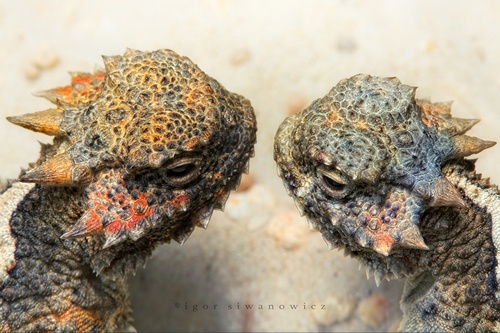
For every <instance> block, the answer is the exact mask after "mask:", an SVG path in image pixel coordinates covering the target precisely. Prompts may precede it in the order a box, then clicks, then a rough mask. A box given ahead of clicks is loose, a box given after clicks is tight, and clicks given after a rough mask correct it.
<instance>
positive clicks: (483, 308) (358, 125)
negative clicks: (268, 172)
mask: <svg viewBox="0 0 500 333" xmlns="http://www.w3.org/2000/svg"><path fill="white" fill-rule="evenodd" d="M415 90H416V88H414V87H411V86H407V85H404V84H402V83H401V82H400V81H399V80H398V79H396V78H380V77H373V76H370V75H361V74H360V75H356V76H353V77H351V78H348V79H344V80H341V81H340V82H339V83H338V84H337V85H336V86H335V87H333V88H332V89H331V90H330V91H329V92H328V93H327V94H326V95H325V96H324V97H322V98H320V99H317V100H315V101H314V102H313V103H312V104H311V105H310V106H308V107H307V108H306V109H305V110H303V111H302V112H300V113H298V114H294V115H292V116H290V117H288V118H287V119H285V121H284V122H283V123H282V124H281V126H280V128H279V129H278V132H277V134H276V137H275V150H274V158H275V160H276V163H277V166H278V174H279V176H280V177H281V178H282V179H283V183H284V185H285V188H286V190H287V191H288V193H289V194H290V196H292V198H293V199H294V200H295V203H296V205H297V208H298V209H299V211H300V212H301V213H302V214H304V215H305V216H306V218H307V219H308V222H309V224H310V227H311V228H314V229H317V230H319V231H320V232H321V233H322V235H323V237H324V239H325V240H326V242H327V244H329V247H331V248H344V250H345V253H347V254H348V255H351V256H353V257H355V258H357V259H358V260H360V262H362V263H363V264H365V266H366V267H367V274H368V275H371V274H374V276H375V279H376V282H377V284H379V283H380V281H381V280H382V279H383V278H387V279H392V278H401V277H409V279H408V281H410V282H408V283H407V288H406V293H407V296H405V297H406V299H408V298H412V297H413V298H414V299H413V300H412V301H411V302H407V303H405V302H404V301H403V302H402V307H403V311H404V312H405V316H406V319H405V320H404V324H403V329H404V330H408V331H414V330H417V331H429V330H431V331H454V330H455V329H457V330H461V331H469V330H471V329H473V330H479V331H481V330H492V329H493V328H494V329H493V330H498V328H500V326H499V325H498V317H499V316H498V311H499V310H500V308H499V302H498V298H497V296H496V293H497V290H498V286H497V284H498V281H497V279H496V276H497V275H496V260H497V259H496V258H495V254H496V250H495V246H496V245H495V244H496V243H495V242H497V240H500V238H499V237H500V235H496V234H494V233H493V230H495V225H498V226H497V227H496V228H497V229H498V228H500V225H499V224H500V221H495V218H496V216H497V215H498V214H497V210H498V207H497V206H498V205H500V201H499V200H500V199H499V196H498V190H497V189H496V187H494V188H491V186H490V185H489V183H488V182H487V181H482V180H481V178H480V176H476V174H475V173H474V168H473V163H471V162H467V161H466V160H464V157H466V156H469V155H471V154H474V153H478V152H480V151H482V150H484V149H486V148H489V147H491V146H493V145H494V144H495V143H494V142H491V141H484V140H481V139H478V138H475V137H470V136H467V135H465V134H464V133H465V132H466V131H467V130H469V129H470V128H471V127H472V126H473V125H475V124H476V123H477V122H478V121H477V120H475V119H460V118H454V117H452V116H451V113H450V110H451V103H432V102H430V101H429V100H419V99H416V98H415ZM466 184H467V185H466ZM474 186H475V187H477V189H475V190H474V191H472V190H471V188H472V187H474ZM468 191H470V192H471V193H476V194H474V195H472V194H468ZM481 191H484V193H487V194H485V195H484V197H483V196H480V195H478V194H477V193H482V192H481ZM478 235H481V237H477V236H478ZM472 239H474V240H475V243H474V245H473V243H472ZM468 242H470V243H469V245H471V246H473V247H479V248H482V249H484V250H483V252H481V253H479V254H478V255H477V256H476V254H477V253H476V254H473V253H471V251H469V250H468V249H467V248H463V247H462V245H464V244H467V243H468ZM454 251H457V252H454ZM450 253H451V254H450ZM455 254H458V255H456V256H455ZM468 271H469V273H467V272H468ZM422 274H423V275H426V274H427V275H426V278H425V279H423V278H422V279H420V280H412V279H417V278H416V277H417V276H423V275H422ZM464 274H465V275H466V276H468V275H467V274H471V277H474V278H475V277H476V276H477V274H485V275H484V276H486V280H485V281H483V280H481V279H477V278H475V279H476V280H474V281H475V282H473V281H471V280H470V279H469V280H467V281H466V282H464V277H465V276H463V275H464ZM454 283H457V284H458V283H462V284H463V285H464V286H463V287H461V288H458V289H457V288H454V287H451V288H450V287H449V286H450V285H453V284H454ZM484 284H486V285H487V286H489V287H486V288H479V286H484ZM444 285H447V287H444ZM432 288H434V289H432ZM439 288H441V290H439ZM464 288H468V289H469V290H471V293H472V294H474V293H476V292H477V294H476V295H475V296H474V297H476V298H475V300H474V299H471V298H467V297H465V299H462V300H461V301H459V302H458V304H457V309H458V310H457V309H454V310H453V311H455V314H452V313H451V310H450V309H449V308H450V307H451V306H452V305H454V304H453V301H451V300H446V299H445V298H446V297H448V296H449V294H450V293H453V295H455V296H453V297H455V298H458V295H459V294H460V293H463V292H464ZM452 290H453V291H452ZM416 295H418V297H417V296H416ZM410 296H411V297H410ZM471 297H472V295H471ZM479 300H480V301H479ZM417 302H418V304H419V305H418V304H417ZM440 303H442V304H440ZM423 304H427V305H426V306H428V307H433V311H432V315H428V316H427V317H426V318H424V317H425V315H424V314H425V311H428V310H429V309H428V308H425V307H422V306H423ZM443 304H444V305H443ZM414 306H416V307H418V306H420V308H418V309H416V308H414ZM473 308H474V309H473ZM488 308H492V309H494V310H493V311H489V310H487V309H488ZM438 309H439V311H438ZM469 310H471V311H472V310H474V312H475V315H474V316H472V315H471V316H470V318H467V316H466V315H465V314H463V313H462V314H461V318H462V319H460V320H459V319H457V316H458V315H457V314H456V313H457V311H458V312H460V311H469ZM447 311H448V312H450V313H448V312H447ZM445 313H448V314H446V315H445ZM438 318H440V319H439V320H438ZM443 318H444V319H443ZM454 328H455V329H454Z"/></svg>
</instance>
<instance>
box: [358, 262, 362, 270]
mask: <svg viewBox="0 0 500 333" xmlns="http://www.w3.org/2000/svg"><path fill="white" fill-rule="evenodd" d="M361 268H363V264H362V263H361V261H358V271H360V270H361Z"/></svg>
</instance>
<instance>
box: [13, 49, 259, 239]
mask: <svg viewBox="0 0 500 333" xmlns="http://www.w3.org/2000/svg"><path fill="white" fill-rule="evenodd" d="M103 58H104V63H105V70H104V71H97V72H96V73H94V74H89V73H72V82H71V85H69V86H66V87H62V88H56V89H52V90H48V91H45V92H41V93H39V95H41V96H43V97H45V98H47V99H49V100H50V101H52V102H53V103H54V104H55V105H56V106H57V107H56V108H53V109H49V110H46V111H41V112H37V113H32V114H26V115H22V116H18V117H10V118H9V120H10V121H11V122H13V123H15V124H17V125H21V126H23V127H26V128H28V129H31V130H34V131H38V132H42V133H46V134H50V135H54V136H55V139H54V145H53V146H52V148H51V149H50V150H47V151H49V152H48V153H46V154H45V155H46V156H44V157H43V159H42V160H41V161H40V162H39V163H38V165H37V166H36V167H34V168H33V169H31V170H29V171H28V172H27V173H25V174H23V175H22V176H21V177H20V181H23V182H34V183H38V184H41V185H43V186H71V187H80V188H81V189H82V190H83V191H84V194H85V197H86V199H87V208H86V211H85V212H84V213H83V214H82V216H81V217H80V218H79V219H78V221H77V222H76V223H75V225H74V226H73V227H72V229H70V230H69V231H67V232H66V233H65V234H64V235H63V236H62V237H63V238H75V237H83V236H91V235H96V234H104V235H105V238H104V244H103V248H108V247H111V246H114V245H116V244H118V243H122V242H124V241H126V240H130V241H131V242H134V241H137V240H139V239H142V238H143V236H144V235H146V234H148V232H150V231H154V232H155V235H156V236H155V237H156V238H158V237H160V238H163V240H165V241H169V240H170V238H172V239H174V240H176V241H178V242H179V243H183V242H184V241H185V240H186V239H187V237H188V236H189V235H190V233H191V232H192V231H193V229H194V227H195V226H201V227H203V228H206V227H207V225H208V222H209V219H210V217H211V215H212V211H213V210H214V209H222V208H223V206H224V203H225V201H226V199H227V197H228V195H229V192H230V191H231V190H233V189H235V188H236V187H237V186H238V183H239V179H240V177H241V173H242V172H244V171H245V172H246V171H247V168H248V161H249V158H250V157H251V155H252V154H253V145H254V142H255V131H256V124H255V116H254V113H253V109H252V107H251V105H250V102H249V101H248V100H246V99H245V98H243V97H242V96H239V95H237V94H233V93H230V92H228V91H227V90H226V89H225V88H224V87H222V86H221V85H220V84H219V83H218V82H217V81H215V80H214V79H212V78H210V77H209V76H207V75H206V74H205V73H204V72H202V71H201V70H200V69H199V68H198V67H197V66H196V65H195V64H194V63H192V62H191V61H190V60H189V59H188V58H186V57H181V56H179V55H177V54H176V53H174V52H173V51H170V50H159V51H155V52H140V51H135V50H127V52H125V54H124V55H123V56H112V57H103ZM42 155H43V154H42ZM158 234H160V235H162V236H158Z"/></svg>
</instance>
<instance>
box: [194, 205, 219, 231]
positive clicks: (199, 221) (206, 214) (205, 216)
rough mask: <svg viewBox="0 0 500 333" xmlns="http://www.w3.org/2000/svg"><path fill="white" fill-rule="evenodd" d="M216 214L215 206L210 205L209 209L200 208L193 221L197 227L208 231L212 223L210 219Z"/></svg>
mask: <svg viewBox="0 0 500 333" xmlns="http://www.w3.org/2000/svg"><path fill="white" fill-rule="evenodd" d="M213 212H214V206H213V205H209V206H207V207H203V208H200V209H199V210H197V211H196V212H195V213H194V214H193V216H192V218H191V220H192V221H193V222H194V224H196V225H197V226H199V227H201V228H203V229H206V228H207V227H208V224H209V223H210V219H211V217H212V214H213Z"/></svg>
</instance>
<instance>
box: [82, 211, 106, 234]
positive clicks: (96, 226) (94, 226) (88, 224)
mask: <svg viewBox="0 0 500 333" xmlns="http://www.w3.org/2000/svg"><path fill="white" fill-rule="evenodd" d="M88 212H89V213H90V215H91V217H90V218H89V219H87V220H85V229H86V230H89V231H90V230H92V231H93V232H99V231H101V230H102V223H101V217H100V216H99V214H97V212H96V211H95V210H94V209H89V210H88Z"/></svg>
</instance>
